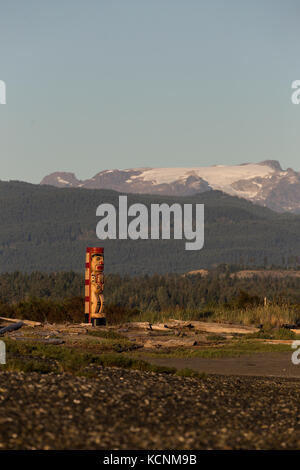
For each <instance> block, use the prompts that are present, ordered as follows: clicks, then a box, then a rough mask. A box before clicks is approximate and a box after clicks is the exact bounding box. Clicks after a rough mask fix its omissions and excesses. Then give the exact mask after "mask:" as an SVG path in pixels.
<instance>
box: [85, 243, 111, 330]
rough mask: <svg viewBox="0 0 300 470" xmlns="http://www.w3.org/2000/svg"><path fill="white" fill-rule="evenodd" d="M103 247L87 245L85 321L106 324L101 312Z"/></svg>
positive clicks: (98, 324) (103, 314)
mask: <svg viewBox="0 0 300 470" xmlns="http://www.w3.org/2000/svg"><path fill="white" fill-rule="evenodd" d="M103 269H104V248H98V247H88V248H87V249H86V258H85V323H92V325H94V326H100V325H105V324H106V319H105V313H104V312H103V304H104V297H103V288H104V275H103Z"/></svg>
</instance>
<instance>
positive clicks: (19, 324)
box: [0, 321, 24, 336]
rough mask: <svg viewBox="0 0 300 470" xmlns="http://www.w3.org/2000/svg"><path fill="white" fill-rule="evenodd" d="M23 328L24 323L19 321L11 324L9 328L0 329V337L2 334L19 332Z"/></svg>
mask: <svg viewBox="0 0 300 470" xmlns="http://www.w3.org/2000/svg"><path fill="white" fill-rule="evenodd" d="M22 326H24V323H23V322H22V321H19V322H17V323H13V324H12V325H9V326H4V327H3V328H1V329H0V336H2V335H4V333H9V332H10V331H15V330H19V329H20V328H22Z"/></svg>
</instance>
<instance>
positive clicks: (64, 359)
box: [4, 339, 177, 376]
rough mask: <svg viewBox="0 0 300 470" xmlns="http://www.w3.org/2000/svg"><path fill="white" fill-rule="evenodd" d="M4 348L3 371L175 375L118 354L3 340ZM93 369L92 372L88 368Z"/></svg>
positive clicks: (168, 368) (139, 360)
mask: <svg viewBox="0 0 300 470" xmlns="http://www.w3.org/2000/svg"><path fill="white" fill-rule="evenodd" d="M5 342H6V346H7V357H8V360H7V364H6V365H5V366H4V368H5V369H6V370H20V371H24V372H40V373H49V372H53V373H62V372H69V373H72V374H75V375H85V374H86V373H87V374H88V375H89V376H91V375H93V376H97V366H102V367H120V368H123V369H134V370H140V371H146V372H156V373H164V374H175V373H176V372H177V370H176V369H175V368H174V367H165V366H156V365H154V364H150V363H148V362H146V361H144V360H141V359H135V358H131V357H128V356H125V355H121V354H116V353H115V354H114V353H109V354H101V355H99V354H94V353H90V352H88V353H83V352H81V351H79V350H77V349H75V348H72V349H71V348H68V347H63V346H59V347H57V346H52V345H45V344H39V343H35V342H30V341H26V342H25V341H24V342H22V343H18V342H17V341H12V340H9V339H6V340H5ZM93 366H94V367H95V368H94V370H91V368H93Z"/></svg>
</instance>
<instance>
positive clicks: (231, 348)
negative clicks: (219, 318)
mask: <svg viewBox="0 0 300 470" xmlns="http://www.w3.org/2000/svg"><path fill="white" fill-rule="evenodd" d="M290 350H291V347H290V345H286V344H268V343H261V342H258V341H251V340H239V339H238V340H235V342H232V343H230V344H228V345H227V344H225V345H222V346H221V345H219V346H215V345H214V346H211V347H207V348H197V349H191V348H184V347H180V348H176V349H172V350H168V351H165V352H163V351H158V352H156V351H155V352H152V353H149V354H147V355H148V356H152V357H164V358H167V357H173V358H192V357H200V358H205V359H217V358H222V357H239V356H242V355H245V354H249V355H250V354H255V353H268V352H282V351H290Z"/></svg>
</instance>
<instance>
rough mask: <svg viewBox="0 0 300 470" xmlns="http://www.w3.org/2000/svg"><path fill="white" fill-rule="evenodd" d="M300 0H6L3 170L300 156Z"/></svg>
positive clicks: (83, 174) (290, 162) (0, 124)
mask: <svg viewBox="0 0 300 470" xmlns="http://www.w3.org/2000/svg"><path fill="white" fill-rule="evenodd" d="M299 18H300V1H299V0H280V1H278V0H226V1H224V0H80V1H79V0H51V1H50V0H47V1H45V0H26V2H24V0H0V80H3V81H5V83H6V87H7V96H6V99H7V103H6V104H5V105H2V104H0V179H1V180H12V179H18V180H23V181H29V182H32V183H39V182H40V180H41V179H42V178H43V177H44V176H45V175H46V174H49V173H51V172H54V171H71V172H74V173H75V174H76V176H77V177H78V178H80V179H85V178H89V177H92V176H94V175H95V174H96V173H98V172H99V171H101V170H105V169H113V168H132V167H168V166H173V167H176V166H177V167H180V166H183V167H187V166H191V167H195V166H206V165H212V164H225V165H226V164H239V163H244V162H259V161H262V160H265V159H275V160H279V161H280V162H281V165H282V167H283V168H287V167H292V168H294V169H296V170H300V158H299V157H300V152H299V149H300V145H299V144H300V132H299V125H300V105H294V104H292V102H291V94H292V90H291V84H292V82H293V81H294V80H298V79H300V62H299V43H300V29H299Z"/></svg>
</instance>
